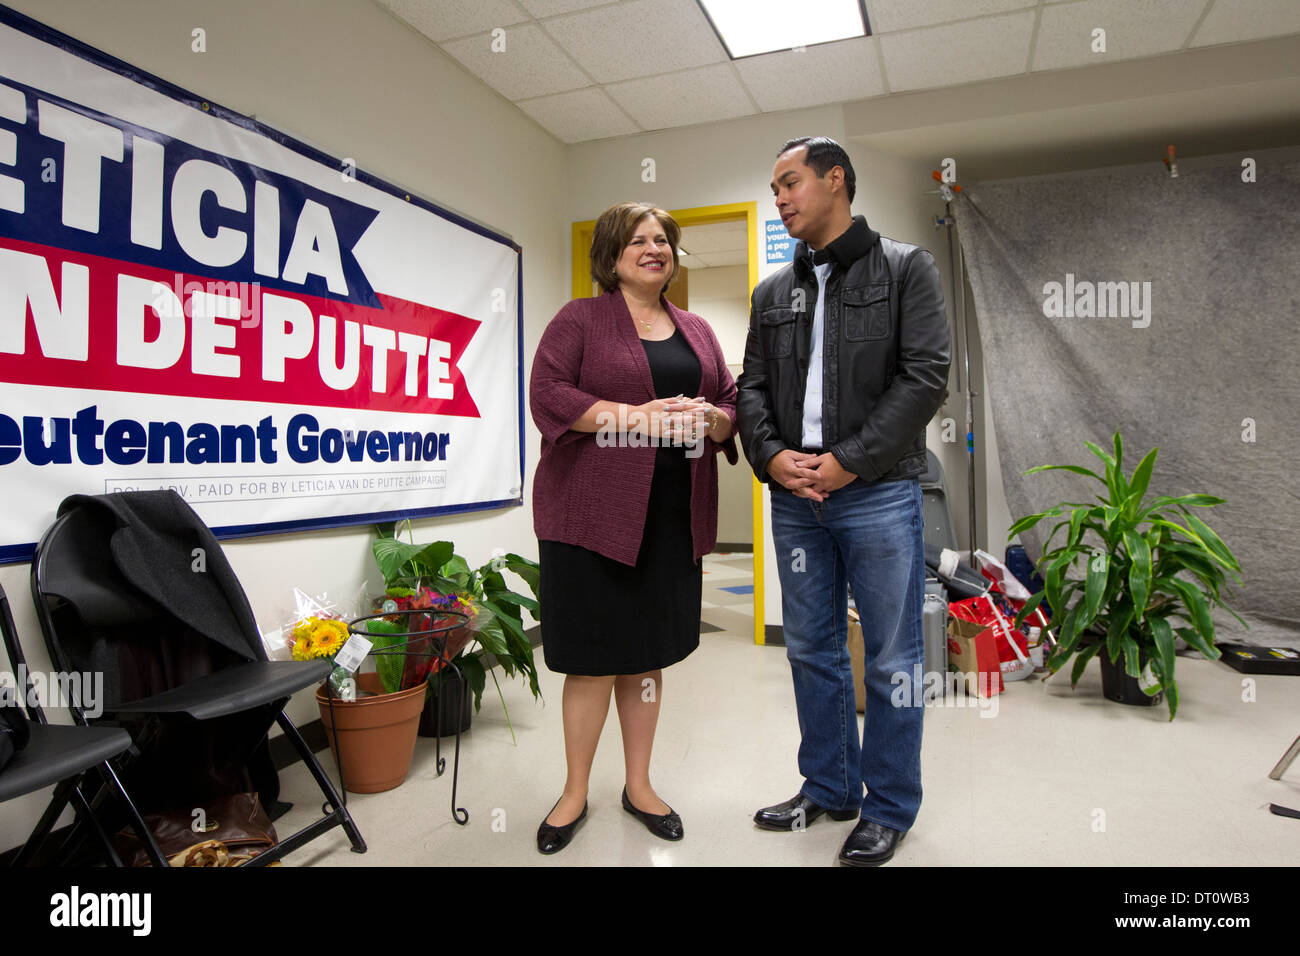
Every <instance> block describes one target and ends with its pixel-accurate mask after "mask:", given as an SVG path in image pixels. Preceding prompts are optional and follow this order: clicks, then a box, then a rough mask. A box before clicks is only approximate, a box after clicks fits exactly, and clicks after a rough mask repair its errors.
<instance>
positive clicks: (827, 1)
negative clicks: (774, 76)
mask: <svg viewBox="0 0 1300 956" xmlns="http://www.w3.org/2000/svg"><path fill="white" fill-rule="evenodd" d="M699 4H700V7H701V9H703V10H704V14H705V16H707V17H708V18H709V22H710V23H711V24H712V25H713V29H714V31H715V32H716V33H717V34H718V39H720V40H721V41H722V45H723V46H725V47H726V48H727V52H728V53H729V54H730V55H731V58H732V59H733V60H735V59H739V58H740V57H742V56H754V55H755V54H758V53H772V52H773V51H776V50H789V49H791V48H793V47H799V46H811V45H812V44H814V43H830V42H831V41H832V40H847V39H848V38H849V37H863V36H867V15H866V11H865V10H863V8H862V3H861V0H699Z"/></svg>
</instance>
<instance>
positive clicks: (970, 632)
mask: <svg viewBox="0 0 1300 956" xmlns="http://www.w3.org/2000/svg"><path fill="white" fill-rule="evenodd" d="M948 667H949V669H951V670H954V671H956V672H957V673H958V674H962V675H964V677H965V678H966V680H965V683H966V692H967V693H968V694H976V695H979V696H980V697H996V696H997V695H998V694H1000V693H1002V690H1003V687H1004V684H1003V683H1002V668H1001V666H1000V663H999V661H998V648H997V643H996V642H995V641H994V638H993V629H992V628H991V627H985V626H984V625H982V624H976V623H974V622H973V621H967V620H963V619H962V618H960V617H957V616H956V615H952V616H950V617H949V618H948Z"/></svg>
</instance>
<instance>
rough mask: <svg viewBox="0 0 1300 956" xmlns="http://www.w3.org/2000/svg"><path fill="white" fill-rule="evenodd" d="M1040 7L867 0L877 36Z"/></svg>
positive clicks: (1030, 2)
mask: <svg viewBox="0 0 1300 956" xmlns="http://www.w3.org/2000/svg"><path fill="white" fill-rule="evenodd" d="M1036 6H1038V0H867V19H868V20H869V21H870V22H871V32H872V33H873V34H875V35H877V36H878V35H880V34H881V33H890V32H892V31H894V30H907V29H910V28H912V27H928V26H934V25H935V24H936V23H947V22H949V21H951V20H966V19H969V18H970V17H982V16H988V15H989V14H993V13H1007V12H1009V11H1011V10H1023V9H1024V8H1025V7H1036Z"/></svg>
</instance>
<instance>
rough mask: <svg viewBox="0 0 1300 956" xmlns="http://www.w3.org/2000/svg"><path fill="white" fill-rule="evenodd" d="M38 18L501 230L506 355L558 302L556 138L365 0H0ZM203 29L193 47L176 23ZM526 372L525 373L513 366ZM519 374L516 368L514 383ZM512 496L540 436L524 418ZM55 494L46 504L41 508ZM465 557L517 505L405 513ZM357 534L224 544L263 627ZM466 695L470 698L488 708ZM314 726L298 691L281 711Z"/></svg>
mask: <svg viewBox="0 0 1300 956" xmlns="http://www.w3.org/2000/svg"><path fill="white" fill-rule="evenodd" d="M5 2H6V3H7V4H8V5H9V6H11V7H13V8H15V9H17V10H19V11H20V12H22V13H25V14H27V15H28V16H31V17H33V18H35V19H37V20H40V21H41V22H43V23H45V24H47V25H49V26H51V27H53V28H54V29H57V30H61V31H63V32H65V33H68V34H70V35H71V36H73V37H75V38H77V39H79V40H82V41H84V42H86V43H88V44H90V45H92V46H95V47H98V48H99V49H101V50H103V51H105V52H107V53H110V54H112V55H113V56H116V57H119V58H121V59H123V60H125V61H126V62H128V63H130V64H133V65H135V66H137V67H139V68H141V69H143V70H145V71H148V72H150V73H153V74H155V75H157V76H160V77H162V78H163V79H166V80H168V81H171V82H173V83H175V84H177V85H179V86H181V87H183V88H185V89H187V90H189V91H191V92H193V93H196V94H199V95H202V96H204V97H208V98H210V99H211V100H213V101H214V102H217V103H220V104H221V105H223V106H226V107H228V108H231V109H234V110H237V111H239V112H241V113H245V114H248V115H256V116H257V117H258V118H259V119H260V120H262V121H264V122H267V123H269V124H271V125H273V126H277V127H280V128H282V129H284V130H286V131H287V132H290V133H291V134H294V135H297V136H298V137H300V138H302V139H305V140H307V141H309V142H310V143H312V144H313V145H316V146H318V147H319V148H321V149H323V150H325V151H326V152H328V153H330V154H332V155H334V156H336V157H340V158H343V157H351V158H353V159H355V161H356V163H357V166H358V168H360V169H362V170H364V171H366V172H370V173H374V174H375V175H378V176H380V177H382V178H384V179H387V180H388V181H390V182H392V183H394V184H397V185H401V186H403V187H406V188H409V189H410V190H411V191H412V193H414V194H418V195H420V196H422V197H423V198H425V199H428V200H431V201H433V202H436V203H439V204H441V205H443V206H444V207H446V208H449V209H452V210H454V211H456V212H458V213H460V214H462V215H464V216H466V217H468V218H471V219H474V220H477V221H479V222H481V223H484V224H485V225H487V226H489V227H491V228H493V229H495V230H497V231H499V232H502V233H505V234H507V235H510V236H512V237H513V238H514V239H515V240H516V241H517V242H519V243H520V244H521V245H522V246H523V249H524V256H523V263H524V300H523V301H524V312H525V322H524V355H525V360H526V362H528V363H529V364H531V356H532V354H533V352H534V351H535V350H536V347H537V341H538V339H539V338H540V336H541V330H542V329H543V328H544V326H545V323H546V322H547V321H549V320H550V318H551V316H552V315H554V313H555V311H556V309H558V308H559V306H560V305H561V304H562V303H563V302H564V301H566V300H567V298H568V257H567V252H568V218H569V217H568V211H567V207H566V201H565V197H564V194H563V190H562V189H559V188H557V184H560V183H563V182H565V180H566V177H567V175H568V174H567V172H566V169H565V163H564V148H563V147H562V146H561V145H560V144H559V143H558V142H557V141H556V140H555V139H554V138H552V137H551V136H550V134H548V133H546V132H545V131H543V130H542V129H541V128H540V127H539V126H537V125H536V124H535V123H533V122H532V120H530V119H529V118H528V117H527V116H525V115H524V114H523V113H522V112H521V111H519V110H518V109H517V108H515V107H514V106H513V105H511V104H510V103H508V102H507V101H506V100H504V99H502V98H501V97H500V96H498V95H497V94H496V93H494V92H493V91H492V90H490V89H489V88H488V87H487V86H485V85H484V84H482V83H481V82H479V81H478V80H477V79H475V78H473V77H472V76H470V75H469V74H468V73H466V72H465V71H464V70H463V69H462V68H461V67H460V66H459V64H457V63H456V62H455V61H454V60H452V59H451V58H450V57H448V56H446V55H444V54H443V53H442V52H441V51H440V50H438V48H437V47H435V46H434V45H433V44H432V43H430V42H429V41H428V40H427V39H426V38H425V37H423V36H422V35H420V34H419V33H417V32H416V31H415V30H413V29H412V28H411V27H409V26H407V25H406V24H404V23H402V22H401V21H399V20H397V19H395V18H394V17H392V16H391V15H389V14H388V13H386V12H385V11H384V10H383V9H381V8H380V7H379V6H377V5H376V4H373V3H371V2H370V0H313V2H312V3H311V5H310V13H309V15H308V14H307V13H306V11H305V10H304V7H303V6H302V5H300V4H290V3H266V2H264V0H223V2H222V3H220V4H214V3H211V2H206V0H115V2H113V3H111V4H109V3H103V4H101V3H87V2H84V0H83V2H76V0H5ZM200 26H201V27H203V28H204V29H205V30H206V31H207V52H205V53H194V52H192V51H191V31H192V30H193V29H194V28H195V27H200ZM527 372H528V368H525V376H526V375H527ZM525 380H526V378H525ZM526 440H527V451H526V474H525V498H526V499H527V498H528V494H529V492H528V490H527V489H529V488H531V484H532V474H531V473H532V470H533V468H535V466H536V463H537V455H538V450H539V446H540V437H539V436H538V433H537V431H536V429H535V428H533V426H532V422H531V420H529V421H528V425H527V438H526ZM57 504H58V502H55V501H51V502H50V505H49V507H50V516H51V519H53V515H54V509H55V507H56V506H57ZM440 538H441V539H447V540H451V541H454V542H455V543H456V544H457V547H458V550H459V551H460V552H461V553H462V554H464V555H465V557H466V558H467V559H468V560H469V561H470V562H471V563H473V564H479V563H482V562H484V561H486V560H487V559H488V558H489V557H490V555H491V552H492V550H493V549H494V548H497V547H501V548H505V549H506V550H511V551H517V552H518V553H520V554H524V555H527V556H532V557H536V555H537V544H536V538H534V536H533V529H532V513H531V508H530V507H529V506H528V505H527V504H526V505H525V507H522V508H513V509H507V510H502V511H494V512H484V513H479V514H475V515H470V516H466V517H459V518H445V519H430V520H425V521H420V522H416V539H417V540H430V541H431V540H437V539H440ZM371 539H372V533H371V530H370V529H369V528H368V527H357V528H350V529H341V530H336V531H320V532H312V533H300V534H289V535H276V536H268V537H258V538H246V539H243V540H240V541H234V542H229V543H227V544H226V545H225V549H226V551H227V553H228V555H229V557H230V560H231V562H232V563H233V565H234V567H235V570H236V572H237V573H238V574H239V576H240V580H241V581H242V582H243V584H244V587H245V589H246V590H247V592H248V597H249V600H250V601H251V603H252V606H253V610H254V613H255V614H256V616H257V619H258V622H259V624H260V625H261V626H262V627H263V628H264V629H265V628H267V627H273V626H275V625H276V624H277V623H278V622H280V621H282V620H284V619H285V618H287V617H289V616H291V614H292V611H293V603H292V590H293V588H294V587H295V586H296V587H301V588H303V589H304V590H307V591H310V592H321V591H325V592H328V593H329V595H330V596H331V597H337V596H340V595H343V594H345V593H350V592H352V591H354V590H355V589H356V588H357V586H358V585H359V584H360V583H361V582H362V581H363V580H366V579H368V580H369V582H370V584H371V585H374V586H376V587H377V586H378V585H379V583H380V578H379V575H378V573H377V572H375V571H374V570H373V569H372V566H373V560H372V559H371V556H370V542H371ZM27 579H28V566H27V565H8V566H4V567H0V583H2V584H3V586H4V589H5V591H6V592H7V593H8V595H9V599H10V602H11V603H12V605H13V610H14V617H15V619H16V622H17V626H18V631H19V634H20V635H21V636H22V638H23V647H24V651H25V653H26V654H27V656H28V659H29V663H30V664H31V666H32V667H33V668H42V669H48V662H47V659H46V655H45V651H44V647H43V644H42V641H41V637H40V630H39V627H38V625H37V622H36V617H35V614H34V612H33V610H32V605H31V600H30V597H29V591H28V583H27ZM500 706H501V705H500V702H499V701H497V700H496V698H495V697H493V696H492V695H484V699H483V707H484V710H485V711H486V710H488V709H489V708H492V707H500ZM289 713H290V716H291V717H292V718H293V719H294V720H295V721H297V722H300V723H301V722H306V721H308V720H314V719H316V718H317V716H318V714H317V712H316V705H315V701H314V700H313V699H312V693H311V691H310V690H308V691H305V692H303V693H301V694H299V695H298V696H297V697H296V698H295V699H294V700H293V701H292V702H291V703H290V706H289ZM45 800H46V798H45V796H44V795H34V796H31V797H28V798H26V799H23V800H19V801H14V802H10V803H7V804H5V807H4V814H3V817H2V818H0V849H4V848H7V847H11V846H16V845H17V844H19V843H21V842H22V840H23V839H25V838H26V835H27V832H28V831H29V830H30V829H31V827H32V826H33V825H34V824H35V821H36V817H37V816H38V815H39V813H40V811H41V810H42V809H43V808H44V805H45Z"/></svg>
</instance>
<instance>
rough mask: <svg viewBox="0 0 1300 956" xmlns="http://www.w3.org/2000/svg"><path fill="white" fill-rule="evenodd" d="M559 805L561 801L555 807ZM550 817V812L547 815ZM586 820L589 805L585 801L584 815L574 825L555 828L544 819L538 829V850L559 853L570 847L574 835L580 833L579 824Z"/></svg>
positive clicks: (553, 808)
mask: <svg viewBox="0 0 1300 956" xmlns="http://www.w3.org/2000/svg"><path fill="white" fill-rule="evenodd" d="M559 805H560V801H559V800H556V801H555V807H558V806H559ZM555 807H551V811H554V810H555ZM550 815H551V814H550V812H548V813H547V814H546V816H547V817H549V816H550ZM585 819H587V803H586V801H585V800H584V801H583V803H582V813H580V814H578V819H576V820H574V821H573V822H572V823H566V824H565V825H564V826H562V827H554V826H551V825H550V824H549V823H547V822H546V818H545V817H543V818H542V825H541V826H539V827H538V828H537V849H538V850H539V851H541V852H542V853H559V852H560V851H561V850H563V849H564V848H565V847H566V846H568V845H569V841H570V840H572V839H573V834H575V833H576V832H578V824H580V823H581V822H582V821H583V820H585Z"/></svg>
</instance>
